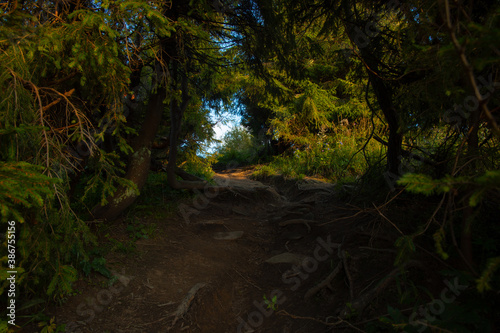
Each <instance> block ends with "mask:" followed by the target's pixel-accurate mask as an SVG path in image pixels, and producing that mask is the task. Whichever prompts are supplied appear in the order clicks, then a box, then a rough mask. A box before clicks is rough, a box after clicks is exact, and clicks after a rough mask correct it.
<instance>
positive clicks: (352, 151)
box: [256, 127, 383, 181]
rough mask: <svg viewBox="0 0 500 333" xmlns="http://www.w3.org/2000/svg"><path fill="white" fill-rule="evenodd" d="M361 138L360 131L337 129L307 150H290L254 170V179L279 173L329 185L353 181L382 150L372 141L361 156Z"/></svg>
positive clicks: (304, 148) (309, 146)
mask: <svg viewBox="0 0 500 333" xmlns="http://www.w3.org/2000/svg"><path fill="white" fill-rule="evenodd" d="M364 136H366V132H365V131H364V130H362V129H358V130H357V131H354V130H351V129H348V128H343V127H340V128H338V129H337V131H336V132H334V133H330V134H328V135H327V134H322V135H318V136H317V138H316V140H314V141H310V142H309V144H308V145H306V146H303V147H301V148H296V149H295V150H293V149H292V153H288V154H285V155H283V156H278V157H275V158H274V160H273V161H272V162H271V163H269V165H267V166H265V167H262V166H261V167H259V168H257V170H256V175H260V174H267V175H270V174H276V173H281V174H282V175H284V176H285V177H290V178H302V177H303V176H304V175H307V176H317V177H322V178H325V179H329V180H332V181H340V180H342V181H352V180H355V179H356V178H358V177H359V176H361V175H363V174H364V173H365V172H366V171H367V169H368V166H369V163H372V162H373V161H376V160H378V159H380V158H381V157H382V154H383V149H382V147H381V146H380V145H379V144H378V143H376V142H373V141H370V142H369V143H368V144H367V145H366V147H365V151H364V154H362V153H361V152H360V149H361V148H363V145H364V144H365V141H364V140H363V137H364ZM365 156H366V158H365Z"/></svg>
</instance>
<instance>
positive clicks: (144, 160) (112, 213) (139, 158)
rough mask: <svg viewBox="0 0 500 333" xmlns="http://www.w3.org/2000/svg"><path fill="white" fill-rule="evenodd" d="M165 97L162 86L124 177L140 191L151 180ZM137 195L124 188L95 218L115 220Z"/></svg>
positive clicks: (153, 99)
mask: <svg viewBox="0 0 500 333" xmlns="http://www.w3.org/2000/svg"><path fill="white" fill-rule="evenodd" d="M165 97H166V90H165V88H164V87H159V88H158V91H157V92H156V93H154V94H153V95H152V96H151V97H150V99H149V103H148V107H147V111H146V117H145V119H144V123H143V124H142V127H141V130H140V132H139V136H138V137H137V138H136V139H135V140H134V141H133V143H132V144H131V146H132V148H133V150H134V153H133V154H132V155H131V156H130V160H129V163H128V166H127V173H126V174H125V177H124V178H125V179H127V180H130V181H132V182H133V183H134V184H135V185H136V186H137V188H138V189H139V190H140V189H142V187H143V186H144V184H145V183H146V180H147V177H148V173H149V167H150V164H151V146H152V144H153V141H154V138H155V136H156V133H157V132H158V128H159V125H160V121H161V118H162V113H163V108H164V105H163V100H164V99H165ZM137 196H138V195H137V193H136V192H135V191H133V190H132V189H130V188H128V187H123V186H120V187H119V188H118V189H117V191H116V192H115V194H114V195H113V196H112V197H111V198H109V199H108V204H106V205H105V206H101V205H97V206H96V207H94V209H93V210H92V215H93V216H94V218H96V219H104V220H113V219H115V218H117V217H118V216H119V215H120V214H121V213H122V212H123V211H124V210H125V209H127V208H128V207H129V206H130V205H131V204H132V203H133V202H134V201H135V199H136V198H137Z"/></svg>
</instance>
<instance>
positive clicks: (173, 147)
mask: <svg viewBox="0 0 500 333" xmlns="http://www.w3.org/2000/svg"><path fill="white" fill-rule="evenodd" d="M175 72H176V68H174V73H175ZM181 75H182V74H181ZM181 90H182V99H181V104H180V105H179V103H178V102H177V100H176V99H175V98H173V99H172V102H171V103H170V150H169V153H168V165H167V182H168V185H169V186H170V187H172V188H174V189H189V190H194V189H203V188H205V187H206V186H207V182H205V181H189V180H187V181H186V180H177V177H176V175H177V174H179V170H178V168H177V164H176V162H177V141H178V138H179V134H180V132H181V126H182V117H183V115H184V111H185V110H186V108H187V106H188V104H189V94H188V82H187V77H186V76H185V75H183V76H182V79H181ZM182 178H183V179H186V177H182Z"/></svg>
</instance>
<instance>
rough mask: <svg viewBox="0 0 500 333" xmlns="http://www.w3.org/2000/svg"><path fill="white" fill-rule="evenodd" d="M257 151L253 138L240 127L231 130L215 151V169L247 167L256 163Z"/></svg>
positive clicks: (257, 147)
mask: <svg viewBox="0 0 500 333" xmlns="http://www.w3.org/2000/svg"><path fill="white" fill-rule="evenodd" d="M259 149H260V147H259V146H258V144H257V142H256V140H255V139H254V137H253V136H252V135H251V134H250V133H249V132H248V131H247V130H246V129H245V128H242V127H234V128H232V129H231V130H230V131H229V132H228V133H226V135H225V136H224V139H223V143H222V145H221V146H220V147H218V149H217V153H216V155H215V156H216V159H217V163H216V164H215V167H216V168H217V167H218V168H227V167H234V166H238V165H249V164H253V163H255V162H257V161H258V159H259V154H258V152H259Z"/></svg>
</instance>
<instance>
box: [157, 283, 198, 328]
mask: <svg viewBox="0 0 500 333" xmlns="http://www.w3.org/2000/svg"><path fill="white" fill-rule="evenodd" d="M206 285H207V284H206V283H202V282H200V283H197V284H195V285H194V286H193V287H192V288H191V289H190V290H189V291H188V293H187V294H186V296H185V297H184V299H183V300H182V302H181V304H179V306H178V307H177V310H175V312H174V313H172V314H171V315H170V316H171V317H173V316H175V317H174V320H173V321H172V324H171V325H170V327H168V328H167V330H168V331H169V330H171V329H172V328H173V327H174V326H175V324H176V323H177V321H178V320H179V319H180V318H182V317H184V315H185V314H186V313H187V312H188V310H189V307H190V306H191V303H192V302H193V300H194V297H195V296H196V293H197V292H198V291H199V290H200V289H201V288H203V287H205V286H206Z"/></svg>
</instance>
